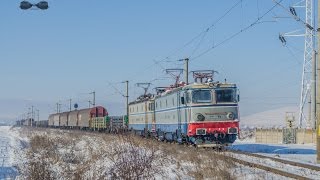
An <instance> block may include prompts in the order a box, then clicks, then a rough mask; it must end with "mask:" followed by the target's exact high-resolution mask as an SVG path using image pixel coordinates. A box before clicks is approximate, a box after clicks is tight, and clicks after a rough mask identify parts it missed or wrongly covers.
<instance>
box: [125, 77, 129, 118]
mask: <svg viewBox="0 0 320 180" xmlns="http://www.w3.org/2000/svg"><path fill="white" fill-rule="evenodd" d="M125 83H126V98H127V118H128V119H129V81H125Z"/></svg>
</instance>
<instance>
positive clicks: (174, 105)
mask: <svg viewBox="0 0 320 180" xmlns="http://www.w3.org/2000/svg"><path fill="white" fill-rule="evenodd" d="M180 93H181V92H180V91H176V92H173V93H171V94H169V95H165V96H161V97H157V98H156V100H155V107H156V111H155V119H156V128H157V129H159V130H161V131H162V132H172V133H175V132H176V131H177V130H178V129H181V132H182V133H184V134H185V133H186V129H187V118H186V115H185V109H184V107H183V106H182V105H181V103H180Z"/></svg>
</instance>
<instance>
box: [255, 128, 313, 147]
mask: <svg viewBox="0 0 320 180" xmlns="http://www.w3.org/2000/svg"><path fill="white" fill-rule="evenodd" d="M293 130H294V131H295V141H296V144H312V143H313V144H315V143H316V138H317V136H316V131H315V130H310V129H293ZM283 135H284V130H283V129H256V131H255V140H256V143H268V144H282V143H284V141H283V140H284V137H283Z"/></svg>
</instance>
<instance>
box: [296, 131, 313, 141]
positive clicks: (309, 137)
mask: <svg viewBox="0 0 320 180" xmlns="http://www.w3.org/2000/svg"><path fill="white" fill-rule="evenodd" d="M316 139H317V136H316V132H315V130H311V129H297V144H311V143H313V144H316Z"/></svg>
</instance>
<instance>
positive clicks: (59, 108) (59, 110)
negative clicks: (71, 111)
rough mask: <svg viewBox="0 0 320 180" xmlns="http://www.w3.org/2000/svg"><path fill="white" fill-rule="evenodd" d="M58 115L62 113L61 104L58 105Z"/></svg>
mask: <svg viewBox="0 0 320 180" xmlns="http://www.w3.org/2000/svg"><path fill="white" fill-rule="evenodd" d="M56 105H57V113H60V112H61V104H60V103H57V104H56Z"/></svg>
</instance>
